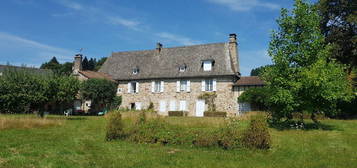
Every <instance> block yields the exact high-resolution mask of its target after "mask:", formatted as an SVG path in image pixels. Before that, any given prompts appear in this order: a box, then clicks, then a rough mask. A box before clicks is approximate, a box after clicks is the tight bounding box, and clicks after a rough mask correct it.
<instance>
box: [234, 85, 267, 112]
mask: <svg viewBox="0 0 357 168" xmlns="http://www.w3.org/2000/svg"><path fill="white" fill-rule="evenodd" d="M269 96H270V91H269V90H268V88H266V87H261V88H250V89H248V90H246V91H245V92H243V93H242V94H241V95H240V96H239V97H238V102H248V103H250V104H252V105H255V106H257V107H258V109H259V110H267V109H268V106H269V104H268V102H267V99H268V98H269Z"/></svg>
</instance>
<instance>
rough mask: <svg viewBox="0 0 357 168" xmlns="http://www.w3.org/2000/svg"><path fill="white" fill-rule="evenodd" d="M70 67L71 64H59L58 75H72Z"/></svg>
mask: <svg viewBox="0 0 357 168" xmlns="http://www.w3.org/2000/svg"><path fill="white" fill-rule="evenodd" d="M72 67H73V63H72V62H65V63H63V64H61V68H60V69H59V74H60V75H67V76H69V75H71V74H72Z"/></svg>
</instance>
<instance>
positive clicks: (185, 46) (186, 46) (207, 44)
mask: <svg viewBox="0 0 357 168" xmlns="http://www.w3.org/2000/svg"><path fill="white" fill-rule="evenodd" d="M226 43H227V42H217V43H206V44H195V45H183V46H175V47H163V48H162V49H174V48H188V47H198V46H209V45H217V44H226ZM155 50H156V49H150V50H149V49H146V50H132V51H118V52H112V54H113V53H115V54H117V53H133V52H145V51H155Z"/></svg>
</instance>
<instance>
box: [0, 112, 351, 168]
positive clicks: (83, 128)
mask: <svg viewBox="0 0 357 168" xmlns="http://www.w3.org/2000/svg"><path fill="white" fill-rule="evenodd" d="M18 117H24V116H18ZM25 117H28V116H25ZM1 118H13V116H8V115H0V119H1ZM50 119H56V120H61V119H62V120H63V121H61V123H60V124H59V125H57V126H51V127H44V128H20V129H19V128H11V129H3V130H0V167H4V168H11V167H86V168H87V167H140V168H141V167H153V168H160V167H183V168H188V167H200V168H204V167H254V168H257V167H274V168H275V167H289V168H290V167H298V168H301V167H309V168H310V167H321V168H328V167H331V168H332V167H333V168H335V167H341V168H342V167H343V168H352V167H357V120H346V121H344V120H323V121H322V123H324V124H326V125H329V126H330V127H331V128H332V129H331V130H308V131H301V130H284V131H279V130H275V129H271V134H272V142H273V145H272V149H270V150H268V151H249V150H243V149H240V150H223V149H219V148H198V147H190V146H161V145H156V144H134V143H131V142H126V141H113V142H106V141H104V136H105V124H106V120H105V119H104V118H103V117H70V118H69V119H63V118H62V117H56V116H51V118H50ZM168 120H171V122H173V123H175V124H180V123H185V124H186V125H187V126H188V127H193V126H194V125H195V124H191V125H190V123H199V124H196V125H199V126H200V127H206V129H207V127H210V124H207V120H210V121H208V122H212V123H214V124H211V125H212V126H215V125H217V124H218V123H219V122H221V121H220V120H223V119H205V118H169V119H168ZM187 120H188V122H187ZM246 125H247V121H242V127H244V126H246Z"/></svg>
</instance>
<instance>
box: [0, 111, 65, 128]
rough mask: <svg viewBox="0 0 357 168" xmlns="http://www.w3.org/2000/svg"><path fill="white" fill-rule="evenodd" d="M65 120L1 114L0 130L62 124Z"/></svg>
mask: <svg viewBox="0 0 357 168" xmlns="http://www.w3.org/2000/svg"><path fill="white" fill-rule="evenodd" d="M63 122H64V121H63V120H58V119H47V118H38V117H32V116H25V115H22V116H16V117H9V116H2V115H0V130H5V129H31V128H45V127H51V126H57V125H62V124H63Z"/></svg>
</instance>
